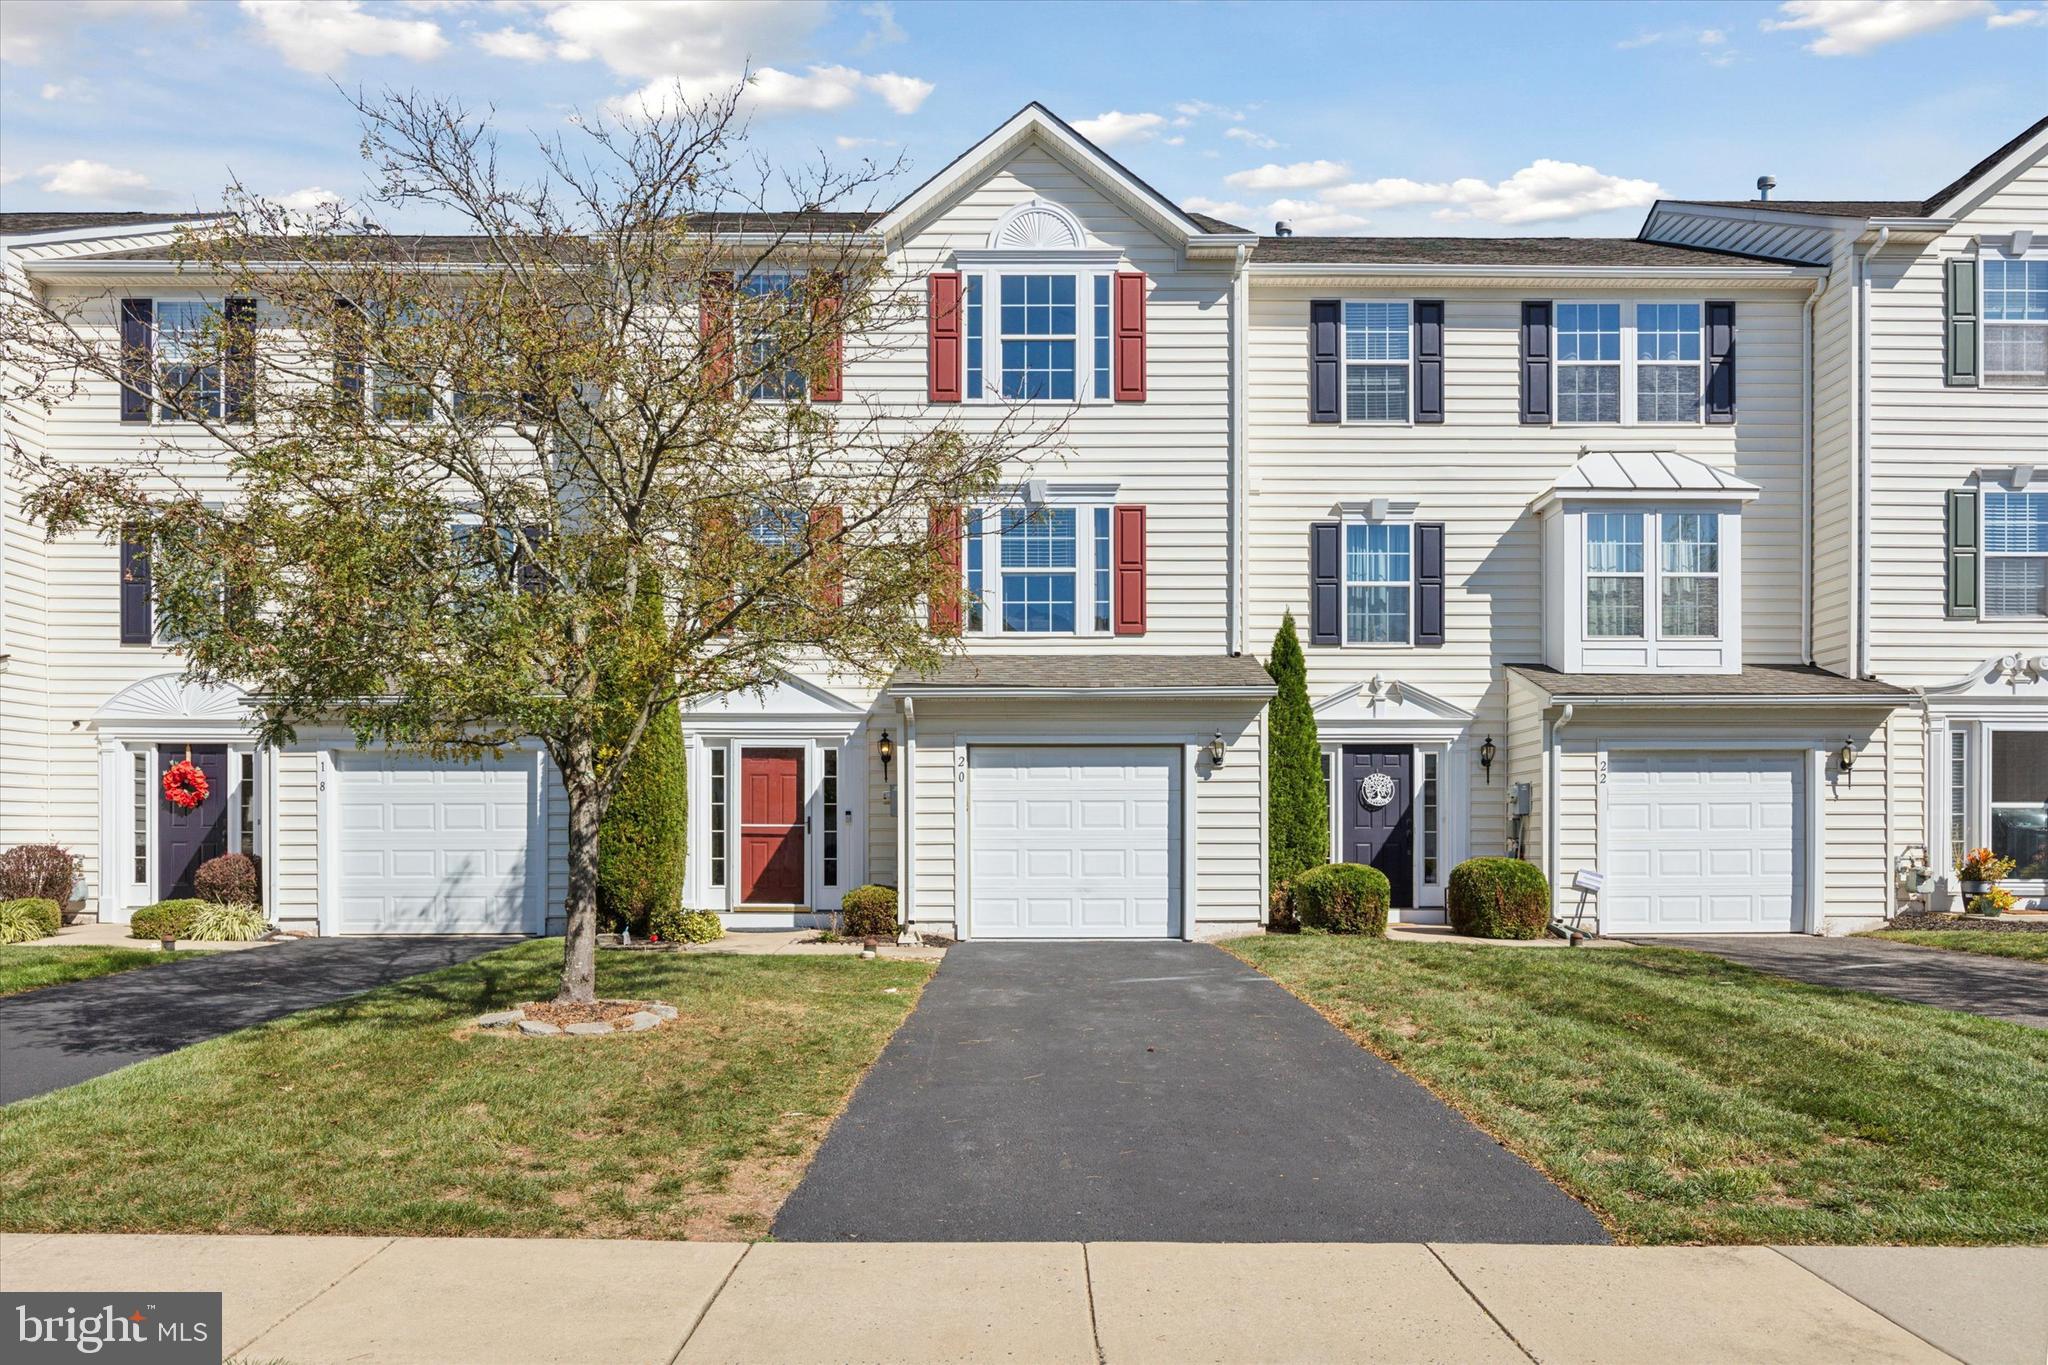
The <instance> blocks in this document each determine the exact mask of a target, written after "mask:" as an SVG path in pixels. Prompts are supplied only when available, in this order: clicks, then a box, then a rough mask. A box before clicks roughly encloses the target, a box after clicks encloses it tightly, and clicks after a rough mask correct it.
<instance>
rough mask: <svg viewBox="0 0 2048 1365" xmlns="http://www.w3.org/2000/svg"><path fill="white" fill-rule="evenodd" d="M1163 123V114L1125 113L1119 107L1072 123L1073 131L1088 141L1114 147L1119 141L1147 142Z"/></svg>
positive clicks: (1164, 120) (1164, 123)
mask: <svg viewBox="0 0 2048 1365" xmlns="http://www.w3.org/2000/svg"><path fill="white" fill-rule="evenodd" d="M1165 125H1166V116H1165V115H1163V114H1126V113H1124V112H1123V111H1122V110H1121V109H1112V110H1110V111H1109V112H1108V113H1106V114H1097V115H1096V116H1095V117H1094V118H1084V119H1081V120H1079V121H1078V122H1076V123H1075V124H1074V131H1075V132H1077V133H1079V134H1080V135H1081V136H1082V137H1085V138H1087V139H1088V140H1089V141H1090V142H1094V143H1097V144H1099V145H1101V146H1104V147H1114V146H1115V145H1116V144H1117V143H1119V142H1149V141H1151V140H1152V139H1153V138H1154V137H1157V136H1158V135H1159V130H1160V129H1161V128H1162V127H1164V126H1165Z"/></svg>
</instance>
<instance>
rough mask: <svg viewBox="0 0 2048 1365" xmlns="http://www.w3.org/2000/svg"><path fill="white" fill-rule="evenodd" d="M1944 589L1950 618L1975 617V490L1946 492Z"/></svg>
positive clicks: (1970, 618) (1944, 604) (1966, 618)
mask: <svg viewBox="0 0 2048 1365" xmlns="http://www.w3.org/2000/svg"><path fill="white" fill-rule="evenodd" d="M1947 542H1948V592H1947V594H1946V595H1945V597H1944V598H1943V606H1944V607H1945V608H1946V610H1947V613H1948V618H1949V619H1950V620H1951V621H1974V620H1976V619H1977V490H1976V489H1974V488H1952V489H1950V490H1949V494H1948V535H1947Z"/></svg>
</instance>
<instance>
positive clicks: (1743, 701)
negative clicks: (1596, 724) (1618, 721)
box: [1550, 688, 1913, 710]
mask: <svg viewBox="0 0 2048 1365" xmlns="http://www.w3.org/2000/svg"><path fill="white" fill-rule="evenodd" d="M1912 700H1913V695H1912V693H1910V692H1908V691H1906V690H1905V689H1904V688H1901V689H1899V693H1898V695H1897V696H1835V697H1827V696H1798V697H1788V696H1784V695H1776V696H1772V695H1765V696H1760V697H1730V696H1717V695H1716V694H1714V693H1712V692H1683V693H1680V692H1664V693H1659V694H1657V695H1656V696H1640V695H1638V696H1627V697H1617V696H1609V695H1604V694H1602V695H1596V696H1584V695H1577V696H1575V695H1573V694H1571V693H1558V694H1553V695H1552V696H1551V697H1550V703H1551V704H1552V705H1553V706H1555V705H1560V704H1562V705H1566V706H1629V707H1658V706H1713V707H1722V706H1736V707H1749V706H1782V707H1814V708H1821V709H1825V708H1827V707H1841V708H1846V709H1850V710H1854V709H1855V708H1857V707H1862V706H1868V707H1872V708H1876V707H1883V708H1885V709H1886V710H1890V709H1893V708H1895V707H1900V706H1904V705H1906V704H1907V703H1908V702H1910V701H1912Z"/></svg>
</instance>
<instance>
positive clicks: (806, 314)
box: [0, 91, 1051, 1001]
mask: <svg viewBox="0 0 2048 1365" xmlns="http://www.w3.org/2000/svg"><path fill="white" fill-rule="evenodd" d="M737 96H738V92H737V91H735V92H733V93H731V94H728V95H726V96H724V97H721V98H718V99H713V100H710V101H702V102H696V103H691V102H687V101H683V100H680V99H678V100H677V101H675V102H674V104H673V105H672V106H670V107H669V109H667V110H666V111H657V112H653V113H651V114H650V115H649V116H647V117H644V118H636V119H632V120H624V121H616V122H605V121H601V120H595V119H593V120H588V121H581V122H579V124H578V128H579V131H578V132H576V133H572V134H570V135H569V138H568V139H563V138H554V139H544V140H542V141H541V142H540V143H539V157H538V164H539V165H540V167H541V168H542V169H541V170H540V172H539V173H538V174H537V175H535V176H532V177H530V178H526V179H515V178H513V177H512V176H510V175H509V174H508V173H507V172H505V171H504V170H503V169H501V164H500V147H499V144H498V140H497V137H496V135H495V134H494V132H493V130H492V127H491V124H490V121H489V115H488V112H486V113H485V114H483V115H477V114H473V113H472V112H471V111H469V110H466V109H464V108H463V107H461V106H460V105H458V104H455V103H452V102H449V101H446V100H441V99H435V98H427V97H421V96H418V95H406V94H389V93H387V94H385V95H382V96H378V97H375V98H368V97H362V96H358V97H356V98H355V99H354V100H353V101H352V102H353V103H354V105H355V107H356V109H357V112H358V113H359V114H360V116H361V121H362V126H363V154H364V156H365V158H366V159H367V161H368V162H369V164H370V167H371V171H372V174H373V177H374V186H375V187H374V189H373V190H372V191H371V192H370V193H369V194H368V195H367V196H366V199H365V206H364V208H363V209H349V208H346V207H343V206H341V205H338V204H337V205H328V206H324V207H322V208H320V209H317V210H314V211H312V212H287V211H285V210H283V209H281V208H279V207H278V206H276V205H275V204H272V203H270V202H267V201H265V200H263V199H261V198H260V197H258V196H256V195H253V194H251V193H248V192H247V191H246V190H245V189H244V188H243V187H241V186H240V185H234V186H231V187H230V190H229V203H228V206H227V208H228V216H227V217H226V219H225V220H224V221H222V222H220V223H214V224H206V225H201V226H199V227H197V228H196V229H194V230H192V231H190V232H188V233H186V234H185V235H184V237H183V240H182V241H181V243H180V245H179V247H178V249H177V250H178V254H179V258H180V259H181V260H182V262H183V263H184V269H185V270H186V271H188V272H189V273H190V275H191V277H192V285H193V287H194V289H195V290H198V291H200V292H201V293H202V294H203V296H204V297H206V298H207V299H209V300H211V302H210V303H209V304H208V305H206V306H205V307H204V308H201V309H192V308H175V307H166V306H159V307H158V308H157V310H156V313H157V315H156V316H153V317H152V316H141V317H137V316H133V315H132V314H133V313H134V312H136V311H137V310H135V309H133V308H130V309H126V310H125V312H124V308H123V306H122V304H121V302H120V300H119V299H118V298H117V297H116V296H115V294H113V293H102V294H87V293H84V292H80V291H76V290H72V291H54V290H39V289H37V288H34V287H31V286H30V285H28V284H25V283H21V282H19V281H10V282H8V283H7V284H6V285H5V287H4V297H0V360H4V362H5V366H6V374H7V376H8V384H9V386H10V388H11V389H12V392H11V393H10V394H9V397H10V398H11V399H13V400H15V401H20V402H29V403H36V404H41V405H43V406H44V407H46V408H54V407H55V406H57V405H58V404H61V403H63V402H64V401H66V399H67V398H69V397H70V396H72V395H73V394H74V393H76V392H78V391H79V390H81V389H82V388H85V389H90V388H97V390H98V391H99V392H101V393H105V392H107V385H108V384H115V385H119V386H120V387H121V392H122V398H121V401H122V403H123V407H124V416H127V417H129V418H130V419H131V420H137V421H138V422H139V423H140V424H146V439H145V440H144V441H143V442H142V445H143V450H142V451H141V453H140V454H139V455H138V456H135V457H132V458H131V457H124V458H122V459H120V460H118V461H115V462H112V463H109V464H107V465H105V466H87V465H81V464H78V463H76V462H73V461H69V460H56V459H51V458H48V457H37V456H36V455H35V453H34V452H28V451H22V450H17V451H15V452H14V455H15V457H16V458H15V460H14V464H15V467H16V469H17V471H18V473H19V475H20V477H22V478H23V479H24V480H25V481H26V483H27V485H28V490H29V496H28V499H27V502H28V506H29V508H30V509H31V513H32V515H34V516H36V517H38V518H40V519H41V520H42V521H43V522H44V523H45V525H46V526H47V529H48V533H49V534H50V535H51V536H53V537H54V536H57V535H61V534H65V533H67V532H77V531H80V530H91V531H96V532H98V533H99V534H102V535H105V536H107V537H109V538H111V537H113V536H116V535H125V536H128V537H131V538H140V539H141V540H142V541H143V543H145V544H148V545H150V546H151V547H152V551H151V554H152V578H153V586H154V591H155V594H156V598H157V608H156V610H157V619H158V621H159V623H160V625H161V627H162V629H163V632H164V633H165V634H166V635H167V636H168V637H169V638H173V639H176V640H177V641H178V642H179V648H180V649H181V650H182V651H183V653H184V655H185V658H186V660H187V669H188V676H190V677H191V678H192V679H194V680H195V681H200V682H209V683H212V682H232V683H236V684H240V685H242V686H244V687H245V688H247V689H248V691H249V694H250V695H251V696H252V697H253V698H254V702H253V705H254V708H255V716H256V727H257V737H258V739H259V740H260V741H261V742H264V743H276V744H283V743H289V742H291V741H292V740H293V739H294V738H295V737H296V734H297V731H298V729H299V728H300V727H302V726H308V725H313V724H337V723H338V724H342V725H345V726H347V727H348V728H349V729H350V730H351V731H353V733H354V734H355V736H356V739H357V741H358V742H359V743H363V744H369V743H372V742H380V741H381V742H383V743H386V744H390V745H393V746H397V747H400V748H404V749H410V750H415V751H420V752H424V753H428V754H432V755H436V756H443V757H475V756H478V755H480V754H483V753H487V752H497V751H499V750H501V749H502V748H503V747H504V746H506V745H510V744H514V743H518V742H521V741H523V740H526V739H528V738H529V737H532V738H535V739H537V740H538V741H539V742H540V743H542V744H544V745H545V747H546V749H547V751H548V753H549V754H550V756H551V757H552V758H553V760H554V763H555V765H556V767H557V768H558V769H559V770H560V773H561V779H562V782H563V784H564V787H565V789H566V793H567V802H568V810H569V892H568V904H567V906H566V911H567V923H568V930H567V934H568V937H567V947H566V951H565V954H564V964H563V973H562V984H561V998H562V999H563V1000H565V1001H587V1000H590V999H592V998H594V989H595V954H594V947H595V934H596V886H597V857H598V855H597V848H598V827H599V823H600V822H601V821H602V819H603V818H604V814H605V810H606V805H607V803H608V801H609V800H610V798H611V795H612V792H613V791H614V789H615V787H616V784H617V783H618V781H619V777H620V774H621V772H622V770H623V768H624V765H625V763H626V761H627V760H628V759H629V758H630V757H631V756H632V754H633V753H634V751H635V749H636V747H637V745H638V744H639V741H640V737H641V735H642V733H643V731H644V730H645V728H646V726H647V724H648V721H649V718H650V717H651V716H653V715H654V714H655V713H656V711H657V710H658V708H661V707H665V706H674V705H677V704H678V702H679V701H687V700H689V699H693V698H702V697H707V696H712V695H716V694H721V693H725V692H729V691H732V690H734V689H739V688H745V687H751V686H760V685H763V684H765V683H766V682H768V681H770V680H771V679H772V678H773V677H774V676H775V675H776V674H777V673H778V672H779V671H780V670H784V669H787V668H789V667H792V666H795V665H810V666H825V667H831V668H836V669H845V670H850V671H858V672H862V673H867V674H875V673H878V672H880V671H883V670H887V669H891V668H895V667H899V666H903V665H916V664H925V663H929V662H931V661H932V660H933V659H934V658H936V657H937V656H938V655H939V654H941V653H943V652H944V651H945V650H946V649H948V648H949V647H951V643H952V642H951V641H950V640H949V639H948V637H947V631H946V629H945V626H946V624H947V623H948V621H949V620H953V621H957V619H958V614H959V607H958V596H957V595H958V593H959V592H960V584H959V579H958V575H957V570H956V568H955V567H954V566H955V565H957V562H958V561H957V553H958V552H957V549H956V548H955V546H954V544H953V543H952V542H954V541H955V539H956V538H957V537H958V535H959V525H958V518H957V517H952V516H949V515H947V514H946V513H945V512H944V511H943V510H942V509H947V508H954V507H958V506H961V505H963V504H966V503H970V502H973V501H974V500H976V499H980V498H984V497H987V496H989V495H990V494H991V492H992V491H993V490H994V489H995V487H996V485H997V482H998V479H999V477H1000V476H1001V475H1002V473H1003V472H1004V470H1005V468H1006V466H1008V467H1009V471H1010V472H1011V473H1012V474H1014V473H1015V472H1016V467H1017V466H1018V464H1020V463H1028V462H1029V461H1030V460H1031V459H1032V458H1033V456H1034V452H1036V451H1038V450H1039V449H1041V448H1043V447H1044V445H1045V444H1046V443H1047V441H1048V439H1049V437H1050V435H1051V433H1050V432H1049V431H1046V430H1033V429H1027V427H1026V426H1025V425H1024V424H1023V423H1022V422H1021V421H1020V420H1018V419H1017V418H1016V417H1015V415H1014V414H1013V413H999V414H997V415H996V416H995V417H994V418H993V419H992V420H981V421H978V422H977V423H976V424H975V426H974V428H973V429H972V430H969V429H968V428H966V427H964V426H963V425H962V424H961V423H960V422H958V421H955V420H949V419H947V418H945V417H943V416H942V415H940V414H937V413H934V412H933V411H930V410H926V409H925V408H924V405H923V403H922V401H921V396H920V397H919V398H917V399H909V398H905V399H903V400H900V401H896V402H894V403H893V405H892V403H891V402H890V401H886V400H884V399H882V398H877V397H874V396H868V397H866V398H863V397H861V396H859V395H856V394H854V393H853V392H852V391H851V390H848V391H847V392H846V395H845V397H844V400H843V401H841V395H840V391H839V387H840V380H839V375H840V372H841V369H842V367H843V365H844V363H845V360H846V358H847V357H848V356H852V357H855V358H857V359H858V360H860V362H861V363H862V364H863V365H864V366H874V367H877V369H879V367H880V366H881V365H882V364H884V363H885V362H886V360H887V357H888V353H889V352H890V350H891V349H892V348H904V347H912V346H915V347H920V348H921V345H922V336H923V333H922V327H921V323H920V322H919V312H920V310H921V309H922V307H923V296H922V292H921V289H920V288H917V287H916V286H917V284H918V283H919V282H916V281H909V280H906V279H905V278H904V277H902V276H900V275H896V274H892V272H891V269H890V265H889V262H888V261H887V260H886V259H885V258H884V256H883V255H882V254H881V253H880V252H879V251H878V250H876V249H875V248H874V246H873V244H872V242H871V241H870V240H869V239H868V238H866V237H864V236H862V235H861V234H860V233H858V232H857V231H854V230H853V228H854V226H855V225H856V224H857V222H859V221H860V220H859V219H857V218H856V217H855V216H854V215H852V214H850V213H848V212H846V210H848V209H849V208H865V207H866V206H867V205H866V202H865V201H870V200H872V199H873V198H874V196H875V195H876V194H877V193H878V192H879V189H880V187H881V185H882V184H883V183H884V182H885V181H886V180H887V179H889V178H890V176H891V174H892V173H893V170H894V168H886V167H876V166H874V165H872V164H867V163H864V164H862V165H861V166H860V167H858V168H857V169H854V170H851V171H839V170H834V169H833V168H832V167H830V166H828V165H823V164H820V165H817V166H813V167H809V168H807V169H804V170H801V171H795V172H788V173H777V172H775V171H774V170H772V169H771V168H768V167H766V166H764V165H762V164H760V163H759V161H758V160H757V159H755V158H752V157H750V156H749V155H748V154H747V148H746V145H745V130H744V128H743V126H742V125H741V124H740V123H739V121H738V120H737V119H736V117H735V107H736V102H737ZM770 199H779V200H782V201H785V202H788V203H793V204H797V205H801V206H802V207H803V208H805V209H808V210H811V212H809V213H807V214H803V215H801V216H794V217H793V216H790V215H786V214H782V215H775V214H766V213H764V211H763V208H762V206H763V204H764V203H765V202H766V201H768V200H770ZM422 209H424V210H431V211H433V212H434V213H436V214H438V215H439V216H441V217H443V218H450V217H452V218H455V219H457V220H459V221H460V223H461V225H462V229H463V230H462V232H461V233H460V234H458V235H450V236H415V235H398V234H394V233H392V232H390V231H386V230H385V229H383V228H381V227H379V226H378V225H377V223H376V222H375V221H373V215H374V213H376V212H377V211H379V210H383V211H388V212H390V213H397V214H401V215H402V214H404V213H405V212H407V211H419V210H422ZM870 372H876V370H870ZM650 577H651V578H652V579H653V580H654V581H655V582H656V583H657V584H658V585H659V590H660V592H661V595H662V597H663V599H664V601H665V602H666V605H667V611H666V612H665V613H664V620H663V622H662V623H661V624H659V625H655V626H650V625H649V624H648V614H647V613H644V612H643V613H641V614H639V615H638V616H637V617H636V614H635V612H634V611H633V603H634V600H635V596H636V594H637V593H638V592H639V591H640V589H641V585H642V583H643V582H644V581H645V580H647V579H649V578H650ZM933 602H936V603H937V604H938V606H937V608H936V610H935V611H934V610H932V609H931V608H930V607H929V604H930V603H933ZM934 619H936V620H937V622H938V624H939V626H940V629H938V630H937V631H934V630H933V629H932V628H931V626H932V622H933V620H934ZM601 679H604V680H607V681H606V685H604V686H600V680H601Z"/></svg>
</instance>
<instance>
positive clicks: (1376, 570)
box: [1344, 522, 1415, 645]
mask: <svg viewBox="0 0 2048 1365" xmlns="http://www.w3.org/2000/svg"><path fill="white" fill-rule="evenodd" d="M1413 531H1414V528H1413V527H1412V526H1409V525H1406V524H1404V523H1398V522H1352V523H1347V524H1346V525H1345V527H1344V643H1345V644H1348V645H1405V644H1407V643H1409V641H1410V638H1411V630H1410V624H1411V620H1412V616H1413V613H1412V612H1411V611H1410V606H1411V600H1410V599H1411V596H1412V594H1413V592H1414V583H1415V578H1414V571H1413V560H1412V555H1413V550H1414V545H1413Z"/></svg>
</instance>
